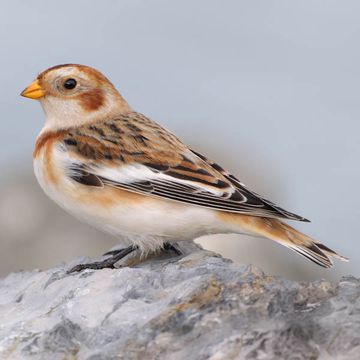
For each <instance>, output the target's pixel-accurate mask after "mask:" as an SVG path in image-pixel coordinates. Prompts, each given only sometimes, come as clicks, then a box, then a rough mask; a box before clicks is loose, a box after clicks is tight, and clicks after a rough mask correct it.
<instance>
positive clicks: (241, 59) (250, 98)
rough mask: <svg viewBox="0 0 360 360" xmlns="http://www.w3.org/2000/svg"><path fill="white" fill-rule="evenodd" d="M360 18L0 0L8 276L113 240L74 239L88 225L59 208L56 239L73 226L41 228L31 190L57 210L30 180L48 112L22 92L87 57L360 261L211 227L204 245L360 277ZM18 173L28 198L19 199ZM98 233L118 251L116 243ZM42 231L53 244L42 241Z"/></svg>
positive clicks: (3, 246) (345, 12)
mask: <svg viewBox="0 0 360 360" xmlns="http://www.w3.org/2000/svg"><path fill="white" fill-rule="evenodd" d="M359 18H360V2H359V1H355V0H354V1H331V0H321V1H313V0H312V1H310V0H307V1H304V0H302V1H291V2H290V1H285V0H284V1H239V0H236V1H235V0H233V1H210V0H198V1H190V0H181V1H165V0H162V1H160V0H151V1H139V0H126V1H125V0H117V1H115V0H113V1H110V0H108V1H90V0H77V1H70V0H62V1H57V2H50V1H45V0H43V1H39V0H32V1H19V0H15V1H8V2H1V5H0V45H1V56H0V79H1V86H0V107H1V114H2V116H1V122H2V123H1V124H2V126H1V132H0V144H1V152H0V168H1V175H0V181H1V183H2V184H4V186H3V188H2V192H1V198H0V215H1V214H3V215H4V216H3V220H2V223H1V224H0V225H1V227H0V254H1V255H0V260H1V261H4V264H8V265H6V266H5V265H4V267H3V268H2V274H5V273H6V272H8V271H10V270H16V269H20V268H26V269H32V268H37V267H50V266H54V265H55V264H57V263H58V262H60V261H61V260H67V259H71V258H72V257H74V256H76V255H85V254H87V255H91V256H96V254H99V251H101V250H99V249H97V251H95V250H91V249H93V248H91V247H90V245H89V248H88V247H87V246H86V245H85V244H86V242H85V241H86V239H85V240H84V239H82V240H84V241H83V242H80V243H81V244H84V245H83V246H82V247H79V246H78V245H76V244H79V241H80V240H79V238H76V237H75V238H73V237H72V235H74V232H76V231H77V229H85V230H84V231H85V233H84V234H88V233H86V231H88V230H86V227H85V226H83V225H80V224H79V223H78V222H76V221H73V222H71V226H72V229H74V230H71V231H69V229H68V228H66V229H64V227H61V226H59V227H58V228H56V226H55V225H56V223H60V222H57V219H56V217H55V218H49V219H48V220H46V221H47V226H49V229H54V232H55V229H56V231H57V233H56V236H63V235H62V234H64V233H66V237H63V238H61V239H62V241H55V240H52V241H50V240H49V239H48V238H44V233H43V232H42V228H41V226H40V227H39V228H37V230H36V231H37V233H36V235H34V234H30V230H31V229H32V226H33V227H34V226H35V225H33V224H34V221H35V220H34V219H35V218H32V217H31V216H35V217H36V216H37V217H38V220H36V221H40V220H41V219H40V218H42V217H41V216H40V215H39V214H41V212H40V210H39V211H38V210H34V207H33V206H32V205H31V206H30V205H29V204H32V203H31V202H30V200H29V199H28V198H29V197H33V198H34V199H35V198H36V199H37V200H36V201H39V202H40V200H41V201H42V202H44V204H46V206H49V208H51V209H55V208H54V207H51V206H52V205H50V202H47V200H46V199H45V197H43V195H42V194H41V192H40V191H39V190H38V188H37V187H32V188H31V189H34V190H31V191H29V190H27V187H26V184H27V182H29V183H31V184H33V182H34V178H33V175H32V168H31V161H32V160H31V152H32V148H33V144H34V140H35V137H36V135H37V133H38V132H39V130H40V128H41V127H42V124H43V118H44V116H43V114H42V111H41V109H40V106H39V105H38V104H37V103H36V102H31V101H29V100H26V99H23V98H20V97H19V96H18V94H19V93H20V91H21V90H22V89H23V88H24V87H25V86H26V85H28V83H29V82H30V81H31V80H32V79H33V78H34V77H35V76H36V74H37V73H38V72H40V71H42V70H44V69H45V68H47V67H49V66H52V65H56V64H60V63H68V62H75V63H83V64H87V65H91V66H94V67H96V68H98V69H99V70H101V71H103V72H104V73H105V74H106V75H107V76H108V77H109V78H110V79H111V80H112V81H113V82H114V84H115V85H116V86H117V87H118V89H119V90H120V91H121V92H122V94H123V95H124V97H125V98H126V99H127V100H128V102H129V103H130V104H131V105H132V106H133V107H134V108H135V109H137V110H138V111H140V112H143V113H145V114H147V115H148V116H150V117H152V118H153V119H155V120H157V121H159V122H161V123H162V124H163V125H165V126H166V127H167V128H169V129H170V130H172V131H173V132H175V133H176V134H177V135H178V136H179V137H180V138H182V139H183V140H184V142H186V143H187V144H189V145H191V146H192V147H193V148H195V149H197V150H199V151H201V152H203V153H204V154H205V155H207V156H208V157H210V158H213V159H214V160H216V161H217V162H219V163H220V164H222V165H223V166H224V167H226V168H228V169H229V170H231V171H232V172H233V173H234V174H235V175H237V176H238V177H239V178H240V179H241V180H242V181H243V182H245V184H247V185H248V186H249V187H250V188H252V189H253V190H256V191H257V192H259V193H261V194H263V195H264V196H266V197H268V198H269V199H271V200H273V201H274V202H276V203H278V204H279V205H282V206H284V207H286V208H287V209H288V210H291V211H294V212H297V213H299V214H301V215H303V216H305V217H307V218H310V219H311V220H312V223H311V224H301V223H299V224H295V223H293V225H297V228H299V229H301V230H303V231H306V232H307V233H308V234H310V235H312V236H314V237H316V238H317V239H319V240H321V241H323V242H324V243H325V244H326V245H327V246H329V247H332V248H334V249H335V250H338V251H339V252H340V253H342V254H344V255H346V256H349V257H350V258H351V262H350V263H349V264H343V263H336V266H335V268H334V269H331V270H324V269H321V268H317V267H316V265H313V264H312V263H309V262H308V261H307V260H303V259H301V258H300V257H298V256H296V255H295V254H293V253H291V252H290V251H288V250H286V249H282V248H280V247H279V246H277V245H275V244H273V243H271V242H270V241H265V240H258V239H250V238H244V237H241V236H222V237H212V238H211V239H208V240H206V241H205V242H204V244H206V245H205V246H206V247H208V248H212V249H215V250H216V251H218V252H221V253H222V254H223V255H225V256H230V257H232V258H233V259H235V260H238V261H241V262H242V263H254V264H256V265H258V266H259V267H261V268H263V269H264V270H266V271H267V272H269V273H271V274H281V275H285V276H289V277H292V278H304V279H308V278H311V279H316V278H322V277H325V278H329V279H336V278H338V277H339V276H340V275H344V274H350V273H351V274H353V275H357V276H359V275H360V241H359V240H360V239H359V230H358V224H359V218H360V210H359V205H358V204H359V184H360V169H359V159H360V92H359V90H360V45H359V44H360V21H359ZM28 179H29V180H28ZM20 183H21V184H20ZM5 184H6V186H5ZM15 184H19V185H17V186H18V187H17V188H16V190H15V193H16V194H22V195H21V196H20V195H18V196H17V197H16V199H15V200H14V197H13V195H11V196H10V195H9V194H12V192H11V191H10V190H12V191H14V189H15ZM31 186H32V185H31ZM9 187H10V188H11V189H10V188H9ZM7 189H10V190H7ZM23 197H25V199H27V200H26V201H25V200H23ZM39 199H40V200H39ZM28 200H29V201H28ZM34 201H35V200H34ZM49 211H50V210H49ZM51 211H55V214H56V216H58V217H59V218H60V217H61V218H62V217H63V216H66V215H63V214H62V211H61V210H59V211H58V210H51ZM14 219H15V220H14ZM64 219H65V220H66V221H72V220H69V219H68V218H64ZM65 220H64V221H65ZM59 221H60V220H59ZM25 223H26V224H25ZM9 224H10V225H11V224H12V225H11V226H10V225H9ZM39 224H40V222H39ZM49 224H50V225H49ZM26 226H29V231H25V230H24V232H23V233H21V232H20V233H21V241H20V242H19V244H17V243H16V241H15V239H20V237H19V236H20V235H19V234H20V233H18V235H16V236H15V235H14V233H12V232H11V231H13V230H11V229H20V228H21V229H22V228H23V229H27V227H26ZM52 226H53V227H52ZM9 229H10V230H9ZM79 231H80V230H79ZM89 231H90V230H89ZM89 234H90V233H89ZM91 234H92V236H93V237H94V236H95V237H98V243H99V247H100V249H102V250H104V251H106V250H107V247H108V246H109V244H110V242H109V240H106V241H108V242H106V241H105V240H104V242H103V243H102V242H101V241H102V240H101V235H100V234H98V233H93V232H91ZM94 234H96V235H94ZM49 236H50V235H49ZM54 236H55V235H54ZM56 236H55V237H54V239H55V238H56ZM79 236H80V235H79ZM81 236H82V237H83V236H85V235H81ZM89 237H90V235H89ZM30 238H36V239H40V238H44V241H42V242H41V243H38V244H37V246H36V247H35V245H34V244H33V243H32V242H31V241H30V240H29V239H30ZM12 239H14V240H12ZM106 239H108V237H106ZM27 240H29V241H27ZM39 241H40V240H39ZM94 243H95V242H94V241H92V242H91V244H92V245H91V246H93V245H94ZM94 246H95V245H94ZM34 249H35V250H36V251H35V250H34ZM35 253H36V254H37V255H38V256H35V255H36V254H35ZM20 254H22V255H21V256H20ZM26 255H27V256H26ZM1 261H0V262H1Z"/></svg>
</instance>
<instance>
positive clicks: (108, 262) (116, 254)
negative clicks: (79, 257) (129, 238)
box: [67, 246, 138, 274]
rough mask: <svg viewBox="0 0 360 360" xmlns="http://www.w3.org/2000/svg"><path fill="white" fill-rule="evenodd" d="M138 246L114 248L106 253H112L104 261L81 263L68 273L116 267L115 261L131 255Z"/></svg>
mask: <svg viewBox="0 0 360 360" xmlns="http://www.w3.org/2000/svg"><path fill="white" fill-rule="evenodd" d="M137 249H138V247H137V246H129V247H127V248H125V249H120V250H113V251H109V252H107V253H106V254H104V255H111V257H109V258H107V259H105V260H103V261H96V262H93V263H89V264H79V265H76V266H74V267H73V268H71V269H70V270H69V271H68V272H67V273H68V274H71V273H74V272H78V271H82V270H85V269H93V270H100V269H106V268H108V269H114V265H115V263H117V262H118V261H119V260H121V259H122V258H124V257H125V256H126V255H129V254H130V253H132V252H133V251H135V250H137Z"/></svg>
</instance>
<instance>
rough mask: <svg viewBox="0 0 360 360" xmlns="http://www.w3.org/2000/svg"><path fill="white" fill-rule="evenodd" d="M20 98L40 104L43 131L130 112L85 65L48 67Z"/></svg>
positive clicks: (112, 87)
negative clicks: (43, 113) (43, 119)
mask: <svg viewBox="0 0 360 360" xmlns="http://www.w3.org/2000/svg"><path fill="white" fill-rule="evenodd" d="M21 95H22V96H24V97H27V98H30V99H36V100H39V101H40V103H41V105H42V107H43V109H44V112H45V115H46V127H47V128H50V129H53V130H55V129H64V128H69V127H73V126H79V125H82V124H86V123H89V122H94V121H98V120H105V119H106V118H108V117H110V116H116V115H119V114H121V113H124V112H128V111H130V107H129V105H128V104H127V103H126V101H125V100H124V99H123V98H122V96H121V95H120V94H119V92H118V91H117V90H116V89H115V87H114V86H113V84H112V83H111V82H110V81H109V80H108V79H107V78H106V77H105V76H104V75H103V74H101V73H100V72H99V71H97V70H95V69H93V68H91V67H89V66H84V65H75V64H66V65H58V66H54V67H51V68H49V69H47V70H45V71H43V72H42V73H41V74H39V76H38V77H37V78H36V80H35V81H34V82H32V83H31V84H30V85H29V86H28V87H27V88H26V89H25V90H24V91H23V92H22V93H21Z"/></svg>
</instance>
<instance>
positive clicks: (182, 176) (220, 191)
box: [21, 64, 346, 271]
mask: <svg viewBox="0 0 360 360" xmlns="http://www.w3.org/2000/svg"><path fill="white" fill-rule="evenodd" d="M21 95H22V96H25V97H28V98H31V99H37V100H39V101H40V103H41V105H42V107H43V109H44V112H45V116H46V122H45V125H44V127H43V129H42V130H41V132H40V134H39V136H38V138H37V141H36V146H35V150H34V169H35V174H36V177H37V179H38V181H39V183H40V185H41V187H42V188H43V190H44V191H45V193H46V194H47V195H48V196H49V197H50V198H51V199H53V200H54V201H55V202H56V203H58V204H59V205H60V206H61V207H63V208H64V209H65V210H67V211H68V212H69V213H71V214H73V215H74V216H76V217H77V218H80V219H82V220H84V221H86V222H88V223H90V224H91V225H93V226H95V227H97V228H99V229H101V230H103V231H106V232H110V233H112V234H114V235H116V236H119V237H120V238H121V240H122V241H123V242H124V243H125V245H126V246H127V247H126V248H125V249H122V250H118V251H112V252H110V253H108V255H109V256H110V257H109V258H107V259H106V260H105V261H102V262H97V263H92V264H82V265H79V266H78V267H75V269H74V270H75V271H76V270H81V269H84V268H94V269H96V268H103V267H113V266H114V264H115V263H116V262H117V261H118V260H119V259H121V258H122V257H124V256H126V255H127V254H129V253H131V252H132V251H134V250H135V249H137V250H139V251H141V253H142V254H144V253H150V252H156V251H157V250H159V249H162V248H168V249H174V245H173V244H174V243H176V242H179V241H186V240H192V239H194V238H196V237H199V236H201V235H205V234H219V233H241V234H244V233H245V234H252V235H260V236H263V237H266V238H269V239H271V240H274V241H276V242H278V243H280V244H282V245H284V246H286V247H288V248H290V249H292V250H294V251H296V252H298V253H299V254H301V255H304V256H305V257H307V258H309V259H310V260H312V261H314V262H315V263H317V264H319V265H321V266H324V267H330V266H331V265H332V261H331V257H334V258H338V259H340V260H346V258H344V257H342V256H340V255H338V254H337V253H336V252H335V251H333V250H331V249H329V248H328V247H326V246H325V245H323V244H321V243H320V242H318V241H315V240H313V239H312V238H310V237H309V236H307V235H305V234H302V233H301V232H299V231H297V230H295V229H294V228H292V227H290V226H289V225H287V224H285V223H284V222H282V221H281V219H291V220H299V221H308V220H306V219H305V218H303V217H301V216H298V215H295V214H293V213H291V212H289V211H286V210H284V209H282V208H281V207H279V206H277V205H275V204H274V203H272V202H270V201H269V200H266V199H264V198H263V197H261V196H259V195H258V194H256V193H255V192H253V191H251V190H250V189H248V188H247V187H245V185H244V184H242V183H241V182H240V181H239V180H238V179H237V178H236V177H235V176H233V175H232V174H230V173H229V172H227V171H226V170H224V169H223V168H222V167H221V166H219V165H218V164H217V163H215V162H213V161H211V160H209V159H208V158H206V157H205V156H203V155H201V154H199V153H198V152H196V151H195V150H193V149H191V148H189V147H188V146H186V145H185V144H184V143H183V142H181V141H180V140H179V139H178V138H177V137H176V136H174V135H173V134H171V133H170V132H169V131H168V130H166V129H164V128H163V127H162V126H160V125H159V124H157V123H156V122H154V121H153V120H151V119H149V118H147V117H146V116H144V115H142V114H140V113H138V112H136V111H134V110H133V109H132V108H131V107H130V106H129V105H128V103H127V102H126V101H125V100H124V99H123V97H122V96H121V95H120V94H119V92H118V91H117V90H116V89H115V87H114V86H113V85H112V83H111V82H110V81H109V80H108V79H107V78H106V77H105V76H104V75H102V74H101V73H100V72H99V71H97V70H95V69H93V68H91V67H88V66H84V65H75V64H66V65H59V66H55V67H52V68H49V69H47V70H45V71H44V72H42V73H41V74H40V75H39V76H38V77H37V79H36V80H35V81H34V82H33V83H32V84H31V85H30V86H28V87H27V88H26V89H25V90H24V91H23V92H22V93H21Z"/></svg>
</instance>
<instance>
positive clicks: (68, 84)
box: [63, 79, 77, 90]
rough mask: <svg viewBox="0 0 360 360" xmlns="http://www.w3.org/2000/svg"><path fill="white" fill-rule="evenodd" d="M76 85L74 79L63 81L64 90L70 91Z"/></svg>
mask: <svg viewBox="0 0 360 360" xmlns="http://www.w3.org/2000/svg"><path fill="white" fill-rule="evenodd" d="M76 85H77V82H76V80H75V79H67V80H65V82H64V84H63V86H64V88H65V89H66V90H72V89H74V88H75V86H76Z"/></svg>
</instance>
